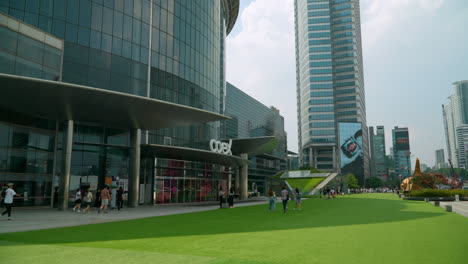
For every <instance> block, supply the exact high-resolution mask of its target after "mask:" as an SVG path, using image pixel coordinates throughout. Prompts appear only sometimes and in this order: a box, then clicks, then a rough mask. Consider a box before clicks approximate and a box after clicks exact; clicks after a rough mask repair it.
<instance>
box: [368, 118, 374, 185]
mask: <svg viewBox="0 0 468 264" xmlns="http://www.w3.org/2000/svg"><path fill="white" fill-rule="evenodd" d="M374 136H375V135H374V127H372V126H371V127H369V168H370V170H369V173H370V176H371V177H374V176H375V170H376V168H375V160H374V159H375V158H374V152H375V151H374Z"/></svg>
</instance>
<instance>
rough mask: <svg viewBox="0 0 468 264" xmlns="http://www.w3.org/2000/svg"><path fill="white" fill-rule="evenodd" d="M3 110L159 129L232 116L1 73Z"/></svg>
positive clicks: (0, 89)
mask: <svg viewBox="0 0 468 264" xmlns="http://www.w3.org/2000/svg"><path fill="white" fill-rule="evenodd" d="M0 95H1V96H0V110H2V109H3V110H9V111H12V112H17V113H22V114H27V115H31V116H37V117H42V118H46V119H51V120H59V121H63V120H75V121H81V122H92V123H99V124H101V125H107V126H111V127H115V128H141V129H150V130H151V129H159V128H168V127H177V126H186V125H192V124H200V123H206V122H212V121H217V120H224V119H229V117H227V116H224V115H220V114H217V113H213V112H209V111H206V110H201V109H198V108H194V107H189V106H184V105H180V104H174V103H170V102H166V101H161V100H156V99H152V98H147V97H142V96H137V95H131V94H126V93H120V92H114V91H109V90H104V89H99V88H94V87H88V86H82V85H76V84H70V83H63V82H56V81H49V80H43V79H36V78H29V77H23V76H16V75H9V74H1V73H0Z"/></svg>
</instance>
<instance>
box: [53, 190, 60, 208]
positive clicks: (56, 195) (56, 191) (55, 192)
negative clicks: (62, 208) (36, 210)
mask: <svg viewBox="0 0 468 264" xmlns="http://www.w3.org/2000/svg"><path fill="white" fill-rule="evenodd" d="M58 189H59V187H57V186H55V187H54V202H53V204H52V207H53V208H57V207H58Z"/></svg>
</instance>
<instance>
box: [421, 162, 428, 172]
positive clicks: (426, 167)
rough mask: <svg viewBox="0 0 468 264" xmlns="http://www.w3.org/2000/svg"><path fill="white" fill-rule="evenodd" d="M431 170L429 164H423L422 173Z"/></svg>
mask: <svg viewBox="0 0 468 264" xmlns="http://www.w3.org/2000/svg"><path fill="white" fill-rule="evenodd" d="M428 168H429V166H428V165H427V164H424V163H421V172H424V171H426V170H427V169H428Z"/></svg>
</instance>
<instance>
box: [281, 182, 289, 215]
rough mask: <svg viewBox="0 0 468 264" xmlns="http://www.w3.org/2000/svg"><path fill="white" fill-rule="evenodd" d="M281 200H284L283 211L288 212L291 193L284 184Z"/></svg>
mask: <svg viewBox="0 0 468 264" xmlns="http://www.w3.org/2000/svg"><path fill="white" fill-rule="evenodd" d="M281 200H282V202H283V213H286V210H288V200H289V193H288V190H286V187H284V186H283V190H282V191H281Z"/></svg>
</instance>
